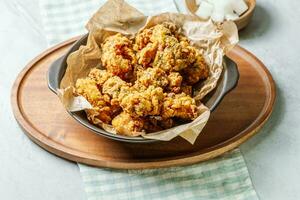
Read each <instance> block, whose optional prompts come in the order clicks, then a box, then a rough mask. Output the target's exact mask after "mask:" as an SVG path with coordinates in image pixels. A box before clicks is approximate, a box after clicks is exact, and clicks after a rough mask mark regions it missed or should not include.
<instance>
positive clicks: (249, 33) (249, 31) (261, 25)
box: [239, 4, 272, 40]
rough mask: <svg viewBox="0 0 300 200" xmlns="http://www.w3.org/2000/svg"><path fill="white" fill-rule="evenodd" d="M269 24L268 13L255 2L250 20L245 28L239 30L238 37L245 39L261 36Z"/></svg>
mask: <svg viewBox="0 0 300 200" xmlns="http://www.w3.org/2000/svg"><path fill="white" fill-rule="evenodd" d="M271 26H272V19H271V16H270V13H268V12H267V11H266V9H265V8H264V7H262V6H261V5H259V4H257V5H256V8H255V11H254V14H253V18H252V20H251V21H250V23H249V24H248V26H247V27H246V28H245V29H243V30H241V31H240V32H239V37H240V39H241V40H247V39H253V38H255V37H259V36H262V35H264V34H265V33H266V32H267V31H269V30H270V27H271Z"/></svg>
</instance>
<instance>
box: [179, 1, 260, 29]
mask: <svg viewBox="0 0 300 200" xmlns="http://www.w3.org/2000/svg"><path fill="white" fill-rule="evenodd" d="M245 2H246V3H247V4H248V10H247V11H246V12H245V13H244V14H242V16H240V17H239V18H238V19H237V20H234V22H235V24H236V26H237V28H238V30H242V29H243V28H245V27H246V26H247V25H248V24H249V22H250V21H251V18H252V16H253V12H254V8H255V6H256V0H245ZM185 5H186V9H187V10H188V11H189V12H190V13H192V14H194V13H195V12H196V11H197V9H198V6H197V4H196V0H185Z"/></svg>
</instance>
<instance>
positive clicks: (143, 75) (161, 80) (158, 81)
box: [137, 67, 169, 88]
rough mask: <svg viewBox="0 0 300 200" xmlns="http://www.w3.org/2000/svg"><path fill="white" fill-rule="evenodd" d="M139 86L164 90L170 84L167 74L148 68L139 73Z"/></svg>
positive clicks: (157, 69)
mask: <svg viewBox="0 0 300 200" xmlns="http://www.w3.org/2000/svg"><path fill="white" fill-rule="evenodd" d="M137 84H139V85H143V86H146V87H149V86H150V85H153V86H155V87H162V88H164V87H165V86H167V85H168V84H169V81H168V77H167V74H166V73H165V72H164V71H163V70H161V69H159V68H151V67H150V68H147V69H145V70H141V71H138V72H137Z"/></svg>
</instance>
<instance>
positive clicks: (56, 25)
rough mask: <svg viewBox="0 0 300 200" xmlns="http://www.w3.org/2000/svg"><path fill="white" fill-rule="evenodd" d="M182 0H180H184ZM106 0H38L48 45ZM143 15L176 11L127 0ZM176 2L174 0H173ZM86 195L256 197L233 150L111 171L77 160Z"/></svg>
mask: <svg viewBox="0 0 300 200" xmlns="http://www.w3.org/2000/svg"><path fill="white" fill-rule="evenodd" d="M182 1H183V0H182ZM104 2H105V1H104V0H60V1H52V0H40V5H41V14H42V20H43V24H44V29H45V33H46V37H47V40H48V43H49V45H53V44H56V43H58V42H61V41H63V40H66V39H68V38H70V37H73V36H76V35H80V34H83V33H84V32H85V29H84V25H85V23H86V22H87V21H88V19H89V18H90V17H91V15H92V14H93V13H94V12H95V11H96V10H97V9H98V8H99V7H100V6H101V5H103V3H104ZM127 2H128V3H129V4H131V5H133V6H134V7H135V8H138V9H139V10H140V11H142V12H143V13H145V14H146V15H151V14H157V13H160V12H166V11H170V12H176V7H175V5H174V3H173V0H127ZM177 2H178V0H177ZM78 166H79V168H80V172H81V176H82V179H83V182H84V187H85V191H86V193H87V196H88V199H89V200H92V199H105V200H106V199H108V200H110V199H117V200H121V199H124V200H125V199H126V200H127V199H128V200H135V199H136V200H140V199H143V200H147V199H172V200H177V199H180V200H182V199H199V200H201V199H205V200H207V199H224V200H225V199H226V200H227V199H228V200H236V199H237V200H246V199H247V200H248V199H249V200H257V199H258V197H257V195H256V192H255V190H254V189H253V186H252V183H251V179H250V177H249V173H248V170H247V167H246V164H245V161H244V159H243V156H242V155H241V152H240V151H239V150H238V149H236V150H234V151H232V152H230V153H227V154H225V155H224V156H222V157H220V158H216V159H213V160H211V161H207V162H204V163H200V164H195V165H190V166H185V167H171V168H164V169H151V170H113V169H106V168H94V167H90V166H86V165H82V164H78Z"/></svg>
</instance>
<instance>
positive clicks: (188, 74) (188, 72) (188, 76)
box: [183, 53, 209, 85]
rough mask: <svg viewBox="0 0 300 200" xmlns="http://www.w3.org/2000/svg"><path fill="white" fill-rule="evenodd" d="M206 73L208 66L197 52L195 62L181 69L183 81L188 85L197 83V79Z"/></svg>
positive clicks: (203, 77)
mask: <svg viewBox="0 0 300 200" xmlns="http://www.w3.org/2000/svg"><path fill="white" fill-rule="evenodd" d="M208 73H209V70H208V66H207V64H206V63H205V60H204V58H203V57H202V56H201V55H200V54H199V53H197V57H196V61H195V63H193V65H192V66H189V67H187V68H185V69H184V70H183V76H184V77H185V81H186V82H187V83H188V84H190V85H193V84H195V83H197V82H198V81H199V80H202V79H205V78H207V77H208Z"/></svg>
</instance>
